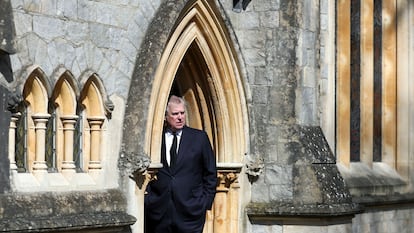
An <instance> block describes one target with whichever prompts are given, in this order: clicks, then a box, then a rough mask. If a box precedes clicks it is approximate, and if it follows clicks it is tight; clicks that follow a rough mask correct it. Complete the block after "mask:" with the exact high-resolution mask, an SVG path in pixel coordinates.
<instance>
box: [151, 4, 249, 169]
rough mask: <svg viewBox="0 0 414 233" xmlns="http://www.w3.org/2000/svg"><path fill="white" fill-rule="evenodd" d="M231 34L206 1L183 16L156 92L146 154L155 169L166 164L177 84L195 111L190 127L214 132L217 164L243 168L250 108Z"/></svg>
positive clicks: (160, 69) (161, 67)
mask: <svg viewBox="0 0 414 233" xmlns="http://www.w3.org/2000/svg"><path fill="white" fill-rule="evenodd" d="M225 31H226V30H225V28H224V27H223V26H222V24H221V22H220V20H219V18H218V16H217V15H216V14H215V11H214V10H213V8H212V7H211V6H210V5H209V4H208V2H206V1H194V2H193V3H192V4H191V5H190V6H189V7H188V8H187V9H186V11H185V12H183V13H182V18H181V19H180V22H179V23H178V24H177V26H176V27H175V30H174V32H173V33H172V35H171V36H170V39H169V41H168V43H167V45H166V47H165V50H164V51H163V54H162V56H161V60H160V62H159V64H158V68H157V70H156V73H155V77H154V83H153V87H152V92H151V99H150V104H149V113H148V115H149V117H148V121H147V128H146V132H147V134H146V140H145V143H146V144H145V149H146V151H147V152H148V154H149V155H150V157H151V159H152V161H153V162H154V163H158V162H159V161H160V146H159V145H160V143H161V132H162V130H160V129H162V126H163V120H164V113H165V106H166V104H167V100H168V95H169V93H170V90H171V88H172V86H173V82H174V80H176V82H177V85H178V87H179V88H181V91H182V92H183V93H181V94H182V95H183V96H184V98H185V99H186V100H187V102H188V104H189V106H188V107H189V108H190V109H191V111H188V112H191V113H190V119H189V121H190V122H189V124H191V125H194V126H195V127H203V128H204V129H205V130H206V131H207V132H208V134H209V136H210V139H211V140H212V142H213V144H214V145H215V149H216V150H217V151H216V154H217V161H218V162H221V163H230V162H243V155H244V154H245V153H246V152H247V141H248V140H247V135H248V128H247V127H248V126H247V124H246V122H247V107H246V101H245V96H244V90H243V84H242V81H241V77H240V73H239V70H238V69H239V68H238V65H237V63H238V61H237V59H236V57H235V56H234V54H233V49H232V46H231V42H230V41H229V38H228V36H227V34H226V33H225ZM193 64H194V66H193ZM180 67H181V68H180ZM177 75H180V76H179V77H178V76H177Z"/></svg>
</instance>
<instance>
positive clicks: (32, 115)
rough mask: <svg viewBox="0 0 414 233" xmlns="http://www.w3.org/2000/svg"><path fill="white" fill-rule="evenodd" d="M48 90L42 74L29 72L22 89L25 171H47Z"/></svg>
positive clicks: (38, 71) (39, 71) (40, 72)
mask: <svg viewBox="0 0 414 233" xmlns="http://www.w3.org/2000/svg"><path fill="white" fill-rule="evenodd" d="M48 90H49V85H48V83H47V82H46V79H45V75H44V73H43V72H42V71H41V70H40V69H39V68H37V69H35V70H34V71H33V72H31V74H30V75H29V77H28V78H27V80H26V83H25V85H24V88H23V100H24V107H25V111H24V112H25V114H24V115H25V117H24V118H25V123H24V124H25V132H26V134H25V137H26V139H25V141H26V142H27V147H26V160H25V162H26V165H25V167H26V168H27V169H26V171H33V172H47V169H48V167H47V163H46V159H45V154H46V153H45V149H46V147H45V144H46V129H47V124H48V120H49V118H50V114H49V113H48ZM22 124H23V123H22Z"/></svg>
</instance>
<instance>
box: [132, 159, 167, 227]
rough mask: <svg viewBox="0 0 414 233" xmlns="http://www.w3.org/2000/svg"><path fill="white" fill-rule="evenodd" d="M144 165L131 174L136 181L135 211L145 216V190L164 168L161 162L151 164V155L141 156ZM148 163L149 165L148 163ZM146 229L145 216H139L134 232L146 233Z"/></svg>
mask: <svg viewBox="0 0 414 233" xmlns="http://www.w3.org/2000/svg"><path fill="white" fill-rule="evenodd" d="M141 160H142V162H140V164H141V165H142V167H141V168H139V169H137V170H136V171H135V172H133V173H132V175H131V176H130V178H131V179H133V180H134V181H135V183H136V186H135V197H136V203H138V205H137V206H136V207H137V209H136V212H135V213H134V214H135V216H144V214H145V213H144V199H145V194H146V193H145V190H146V189H147V185H148V183H149V182H150V181H151V180H154V179H157V175H156V174H157V172H158V170H159V169H160V168H162V164H161V163H151V164H149V157H147V156H145V157H142V158H141ZM146 164H148V165H149V166H148V165H146ZM144 229H145V221H144V217H142V218H138V220H137V222H136V223H135V224H134V226H133V229H132V231H133V233H144Z"/></svg>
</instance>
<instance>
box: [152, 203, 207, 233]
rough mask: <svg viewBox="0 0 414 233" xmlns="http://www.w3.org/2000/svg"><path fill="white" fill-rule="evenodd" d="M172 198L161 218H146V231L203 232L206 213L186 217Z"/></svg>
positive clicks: (159, 232)
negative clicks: (179, 211) (178, 209)
mask: <svg viewBox="0 0 414 233" xmlns="http://www.w3.org/2000/svg"><path fill="white" fill-rule="evenodd" d="M181 216H182V214H180V213H178V212H177V209H176V207H175V204H174V202H173V201H172V200H170V202H169V204H168V208H167V211H166V213H165V214H164V216H163V217H161V219H160V220H152V219H146V221H145V228H146V230H145V232H146V233H202V232H203V226H204V222H205V217H206V215H205V214H203V216H201V217H200V218H198V219H195V220H191V219H184V218H182V217H181Z"/></svg>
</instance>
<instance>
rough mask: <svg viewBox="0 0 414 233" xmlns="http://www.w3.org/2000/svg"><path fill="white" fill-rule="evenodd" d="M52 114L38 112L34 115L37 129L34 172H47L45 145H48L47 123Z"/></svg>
mask: <svg viewBox="0 0 414 233" xmlns="http://www.w3.org/2000/svg"><path fill="white" fill-rule="evenodd" d="M49 117H50V114H47V113H38V114H34V115H33V116H32V118H33V121H34V125H35V130H36V152H35V160H34V164H33V172H34V173H45V172H47V165H46V160H45V147H46V145H45V144H46V125H47V121H48V120H49Z"/></svg>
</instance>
